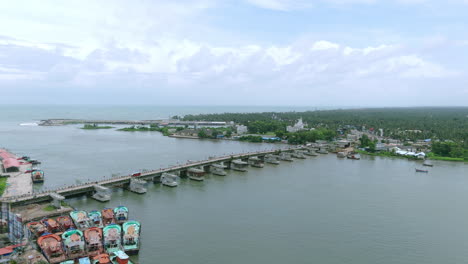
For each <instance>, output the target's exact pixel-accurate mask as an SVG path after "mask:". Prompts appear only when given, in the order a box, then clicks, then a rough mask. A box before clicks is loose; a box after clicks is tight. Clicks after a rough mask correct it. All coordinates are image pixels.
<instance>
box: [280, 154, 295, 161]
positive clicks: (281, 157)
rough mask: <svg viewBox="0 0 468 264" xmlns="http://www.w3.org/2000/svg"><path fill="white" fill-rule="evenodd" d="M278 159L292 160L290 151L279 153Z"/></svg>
mask: <svg viewBox="0 0 468 264" xmlns="http://www.w3.org/2000/svg"><path fill="white" fill-rule="evenodd" d="M279 159H280V160H283V161H293V159H292V157H291V154H290V153H286V152H282V153H281V154H280V155H279Z"/></svg>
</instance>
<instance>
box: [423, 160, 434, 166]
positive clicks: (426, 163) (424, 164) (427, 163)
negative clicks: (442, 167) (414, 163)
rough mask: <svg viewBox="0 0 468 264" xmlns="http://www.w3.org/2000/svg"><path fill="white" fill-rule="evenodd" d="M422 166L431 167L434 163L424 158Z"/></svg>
mask: <svg viewBox="0 0 468 264" xmlns="http://www.w3.org/2000/svg"><path fill="white" fill-rule="evenodd" d="M423 166H426V167H433V166H434V165H432V163H430V162H429V161H427V160H425V161H424V162H423Z"/></svg>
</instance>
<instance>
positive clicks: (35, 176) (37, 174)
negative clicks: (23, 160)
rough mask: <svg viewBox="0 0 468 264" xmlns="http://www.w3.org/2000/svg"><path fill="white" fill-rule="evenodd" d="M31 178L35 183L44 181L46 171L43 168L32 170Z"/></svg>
mask: <svg viewBox="0 0 468 264" xmlns="http://www.w3.org/2000/svg"><path fill="white" fill-rule="evenodd" d="M31 179H32V182H33V183H42V182H44V171H42V170H38V169H35V170H32V171H31Z"/></svg>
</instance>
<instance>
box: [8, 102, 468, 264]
mask: <svg viewBox="0 0 468 264" xmlns="http://www.w3.org/2000/svg"><path fill="white" fill-rule="evenodd" d="M58 109H62V110H61V111H59V112H57V109H52V108H51V109H49V110H47V111H49V112H47V111H46V110H43V111H44V113H38V112H35V113H34V114H32V113H31V116H28V114H26V113H18V112H15V110H14V109H10V110H9V111H10V112H9V113H10V114H9V115H8V116H0V145H3V146H5V147H8V148H9V149H10V150H12V151H13V152H16V153H21V154H28V155H30V156H31V157H34V158H36V159H39V160H41V161H42V162H43V164H42V165H41V166H42V168H43V170H44V171H45V173H46V182H45V184H44V185H43V186H42V187H38V188H48V187H53V186H61V185H64V184H70V183H75V182H77V181H84V180H87V179H94V178H97V177H100V176H103V175H105V176H110V175H111V174H113V173H130V172H132V171H135V170H137V169H141V168H147V169H151V168H158V167H160V166H168V165H174V164H176V163H177V162H185V161H186V160H188V159H191V160H199V159H204V158H207V157H208V156H211V155H214V154H223V153H232V152H241V151H252V150H255V149H265V148H273V147H279V146H277V145H270V144H251V143H242V142H232V141H211V140H190V139H174V138H168V137H163V136H161V134H160V133H158V132H135V133H126V132H119V131H114V130H82V129H79V127H80V126H65V127H35V126H19V125H18V124H19V123H24V122H30V121H31V120H36V119H40V118H37V116H38V115H39V114H40V115H45V116H44V117H42V118H49V117H51V116H55V117H75V118H81V117H84V118H88V117H91V113H90V112H89V111H90V110H88V109H87V108H83V109H81V110H79V109H78V110H74V111H75V112H74V113H73V114H69V115H68V114H66V113H67V108H58ZM103 109H104V110H103V111H101V112H100V113H98V115H105V113H106V112H107V113H112V114H111V115H112V117H115V119H118V118H133V119H146V118H148V117H141V118H139V117H135V116H136V115H137V114H138V113H140V114H141V115H142V116H144V115H146V116H156V115H158V113H157V111H156V112H155V113H153V114H149V113H147V112H145V111H143V110H142V111H141V112H138V111H136V110H134V112H131V113H132V114H130V113H129V112H125V111H123V112H120V113H119V112H118V110H117V109H114V110H113V111H111V110H109V109H107V108H103ZM202 110H203V109H201V110H200V109H199V112H201V111H202ZM211 110H212V109H211ZM80 111H81V112H80ZM171 111H172V110H171ZM171 111H169V110H167V109H166V110H165V112H164V111H160V114H159V115H160V117H161V116H164V115H167V113H168V112H171ZM205 111H210V109H208V110H206V109H205ZM7 112H8V111H7ZM19 112H21V111H19ZM1 113H2V114H4V113H5V111H3V112H1ZM12 113H13V114H12ZM15 113H16V114H15ZM46 114H47V115H46ZM52 114H53V115H52ZM119 114H120V115H119ZM174 114H182V112H179V113H178V112H177V110H174ZM15 115H16V116H15ZM124 115H127V116H126V117H124ZM101 117H102V116H98V117H95V118H101ZM108 118H110V117H108ZM433 164H434V167H433V168H429V170H430V172H429V173H427V174H426V173H415V170H414V169H415V168H416V167H420V163H417V162H416V161H408V160H404V159H393V158H385V157H367V156H364V157H363V158H362V160H359V161H354V160H347V159H338V158H336V156H334V155H332V154H329V155H321V156H318V157H314V158H308V159H306V160H296V161H294V162H292V163H286V162H282V163H281V165H278V166H274V165H266V166H265V168H263V169H258V168H250V169H249V172H247V173H241V172H233V171H230V172H229V173H228V175H227V176H225V177H223V176H208V177H207V179H206V180H205V181H204V182H193V181H189V180H183V181H182V183H181V184H180V185H179V186H178V187H177V188H168V187H163V186H160V185H154V184H149V185H148V193H147V194H145V195H138V194H134V193H130V192H127V191H123V190H118V189H117V190H116V191H115V192H114V193H113V197H112V200H111V202H109V203H99V202H97V201H94V200H92V199H90V198H81V199H73V200H71V201H70V202H71V203H72V205H73V206H75V207H77V208H80V209H85V210H91V209H101V208H104V207H111V206H117V205H121V204H122V205H126V206H128V207H129V209H130V218H132V219H136V220H139V221H141V222H142V230H143V232H142V242H143V244H142V249H141V251H140V254H139V256H138V257H137V258H136V260H137V261H138V262H139V263H144V264H151V263H187V262H190V263H204V264H205V263H269V264H270V263H271V264H275V263H285V262H286V263H340V264H341V263H356V264H362V263H372V264H374V263H389V264H390V263H392V264H393V263H408V264H409V263H434V264H435V263H437V264H439V263H465V262H467V261H468V251H467V250H466V245H468V209H467V208H468V207H467V206H466V201H468V170H467V168H468V166H467V164H466V163H453V162H444V161H433Z"/></svg>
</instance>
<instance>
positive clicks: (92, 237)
mask: <svg viewBox="0 0 468 264" xmlns="http://www.w3.org/2000/svg"><path fill="white" fill-rule="evenodd" d="M84 236H85V241H86V250H87V251H88V256H91V257H94V256H97V255H99V254H101V253H103V252H104V247H103V246H102V230H101V229H100V228H99V227H90V228H88V229H86V230H85V231H84Z"/></svg>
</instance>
